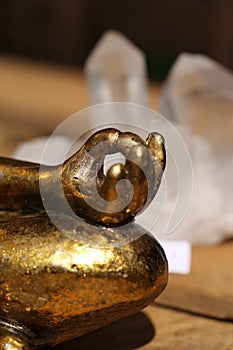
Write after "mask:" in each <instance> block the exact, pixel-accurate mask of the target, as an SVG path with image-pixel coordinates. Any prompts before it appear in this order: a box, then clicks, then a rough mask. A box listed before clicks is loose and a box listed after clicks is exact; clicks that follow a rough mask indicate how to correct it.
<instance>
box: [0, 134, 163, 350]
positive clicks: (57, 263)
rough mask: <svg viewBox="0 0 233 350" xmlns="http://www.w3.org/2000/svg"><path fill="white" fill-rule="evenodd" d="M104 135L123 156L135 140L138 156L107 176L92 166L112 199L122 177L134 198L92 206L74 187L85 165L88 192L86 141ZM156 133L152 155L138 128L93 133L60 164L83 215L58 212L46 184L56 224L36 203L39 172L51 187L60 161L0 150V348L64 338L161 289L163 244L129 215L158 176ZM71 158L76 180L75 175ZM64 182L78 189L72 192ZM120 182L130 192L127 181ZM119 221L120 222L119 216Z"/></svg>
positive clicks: (138, 305)
mask: <svg viewBox="0 0 233 350" xmlns="http://www.w3.org/2000/svg"><path fill="white" fill-rule="evenodd" d="M103 139H104V140H106V139H108V140H109V139H110V141H111V140H112V141H113V143H112V145H111V147H112V148H111V149H110V153H111V152H113V151H114V152H115V151H116V149H117V150H118V151H119V150H120V151H121V152H122V153H123V154H124V153H125V157H126V159H127V152H126V151H124V149H125V147H126V146H127V148H128V149H130V148H132V141H133V144H134V146H135V145H136V149H134V150H133V153H132V154H131V156H132V155H133V156H134V157H136V158H133V159H136V160H137V162H136V163H135V164H133V163H132V161H130V162H128V163H127V160H126V163H125V165H122V164H121V165H118V164H117V165H115V166H113V167H112V169H110V172H108V173H107V175H106V177H103V174H100V173H98V176H99V178H98V177H97V178H95V181H97V182H98V181H99V182H98V186H99V188H98V191H99V193H100V194H101V196H102V197H103V198H104V199H105V200H106V202H107V205H108V206H110V209H113V208H112V207H111V205H112V204H111V203H112V202H111V200H112V199H114V198H115V197H114V196H115V195H116V190H115V186H116V183H117V180H119V179H121V178H126V179H128V180H129V181H131V183H132V184H133V186H134V195H133V197H132V202H130V203H128V205H127V207H126V208H123V209H122V210H121V211H119V212H116V213H114V211H107V210H106V212H103V213H102V212H98V210H93V209H92V208H90V207H89V206H88V204H84V203H85V200H84V199H85V198H84V197H85V196H83V194H82V193H80V192H79V181H82V177H81V175H80V174H81V173H82V172H81V170H82V168H84V169H85V174H86V176H87V178H86V177H85V181H86V182H87V189H88V191H87V192H88V193H92V192H91V191H89V190H90V189H91V187H88V186H89V185H90V186H92V185H93V183H92V181H93V179H92V178H91V175H90V174H91V173H92V170H91V169H90V168H88V166H89V165H90V166H91V164H92V162H93V159H91V160H90V163H88V161H87V160H88V152H87V150H90V149H91V146H92V145H93V144H95V143H96V140H98V141H99V142H100V141H101V140H103ZM156 139H158V141H159V142H160V141H161V137H159V136H158V135H155V136H150V137H149V138H148V140H149V141H148V143H150V144H153V145H154V146H153V147H154V148H153V152H152V155H151V153H148V152H147V151H146V150H145V149H147V141H146V142H144V141H142V140H141V139H140V138H139V137H138V136H137V135H134V134H131V133H120V132H119V131H117V130H115V129H110V130H109V129H108V130H104V131H100V132H98V133H97V134H95V135H93V136H92V137H91V138H90V139H89V140H88V141H87V142H86V144H85V145H84V146H83V148H82V149H81V150H80V151H79V152H78V154H76V155H75V156H73V157H72V158H71V159H70V160H68V161H67V163H65V164H64V166H63V180H62V181H63V188H64V192H65V193H66V195H67V199H68V200H69V203H70V204H71V206H72V208H76V213H79V212H80V213H82V217H84V218H85V219H88V221H86V220H85V219H83V218H78V217H77V218H75V219H74V217H71V216H70V214H68V213H65V212H61V211H60V210H59V206H56V205H57V204H59V203H58V202H59V200H58V199H59V198H58V197H57V198H56V200H55V197H56V195H57V194H56V191H54V188H53V193H52V195H53V197H52V198H53V199H54V206H55V208H54V211H53V217H56V220H58V221H59V223H60V227H59V229H58V228H57V227H56V226H55V225H54V224H53V223H52V221H51V219H50V218H49V217H48V216H47V214H46V213H45V212H44V211H43V207H42V202H41V198H40V193H39V178H41V179H42V181H45V185H46V184H47V186H48V187H47V188H48V191H50V190H51V184H52V185H54V183H56V181H58V178H59V177H58V171H60V170H59V169H61V167H60V168H50V169H46V171H45V172H44V173H42V174H40V172H39V165H37V164H31V163H22V162H19V161H14V160H11V159H0V173H2V174H3V175H4V176H3V179H1V181H0V199H1V201H0V203H1V208H2V210H0V264H1V275H0V285H1V289H0V350H3V349H4V350H6V349H8V348H10V349H15V350H19V349H22V350H23V349H24V350H29V349H32V348H33V347H37V346H42V345H54V344H57V343H60V342H63V341H67V340H70V339H72V338H74V337H77V336H80V335H82V334H84V333H87V332H90V331H93V330H95V329H97V328H100V327H103V326H105V325H107V324H109V323H111V322H113V321H115V320H118V319H120V318H121V317H125V316H128V315H130V314H132V313H135V312H137V311H139V310H141V309H142V308H143V307H145V306H146V305H148V303H150V302H151V301H152V300H153V299H154V298H155V297H157V296H158V295H159V294H160V293H161V292H162V291H163V289H164V288H165V286H166V284H167V276H168V273H167V261H166V257H165V255H164V252H163V250H162V248H161V247H160V245H159V244H158V242H157V241H156V240H155V239H154V238H153V237H151V235H150V234H149V233H148V232H145V230H144V229H143V228H142V227H140V226H138V225H137V224H135V223H134V222H133V221H132V222H130V220H132V219H133V217H134V216H135V215H136V214H137V212H139V211H141V210H143V209H144V208H145V206H147V205H148V204H149V202H150V201H151V200H152V198H153V197H154V195H155V193H156V191H157V189H158V186H159V183H160V180H161V174H162V171H163V169H164V162H165V155H164V153H163V156H162V157H161V147H163V145H162V146H160V145H159V143H158V144H157V143H156ZM117 140H120V141H119V144H116V142H117ZM142 144H143V147H142V146H141V145H142ZM155 145H156V147H158V153H157V151H156V147H155ZM150 147H152V146H150ZM139 150H140V151H139ZM105 153H106V154H107V153H108V152H107V149H105V150H104V152H103V154H105ZM84 155H85V159H86V162H85V166H84V163H83V159H84V158H83V157H84ZM133 156H132V157H133ZM158 158H159V159H160V161H159V162H158ZM131 159H132V158H131ZM102 161H103V159H102ZM74 162H76V163H75V164H76V166H75V167H74ZM140 164H141V165H142V168H143V167H144V166H146V167H149V169H150V170H151V174H152V175H151V177H149V178H148V179H147V178H145V176H144V175H143V173H142V171H141V169H139V165H140ZM78 166H79V172H78V171H77V168H78ZM74 168H75V174H76V176H77V174H79V175H80V176H78V180H77V179H74V178H73V177H72V176H73V175H72V174H73V172H72V171H73V169H74ZM87 168H88V169H87ZM68 171H70V173H69V172H68ZM88 171H89V172H88ZM110 173H111V176H110V175H109V174H110ZM156 174H157V177H156ZM152 177H153V178H154V181H153V187H152V190H151V191H150V197H148V187H149V186H151V185H152ZM77 181H78V182H77ZM57 183H58V182H57ZM95 185H96V186H97V184H95ZM98 186H97V187H98ZM71 190H72V191H73V193H76V192H77V196H74V197H72V193H71ZM121 190H122V189H121ZM123 190H124V191H126V192H127V187H126V188H123ZM124 191H123V192H124ZM145 193H146V195H145ZM94 199H95V198H93V200H94ZM108 208H109V207H108ZM13 209H14V210H13ZM124 222H126V223H127V225H123V226H122V225H120V224H122V223H124ZM105 224H106V225H105ZM117 226H119V227H117ZM8 345H9V346H11V347H9V346H8ZM7 346H8V347H7ZM20 346H21V347H20Z"/></svg>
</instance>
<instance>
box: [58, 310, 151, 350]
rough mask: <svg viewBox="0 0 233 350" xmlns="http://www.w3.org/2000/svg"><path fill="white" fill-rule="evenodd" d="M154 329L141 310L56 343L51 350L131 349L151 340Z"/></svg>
mask: <svg viewBox="0 0 233 350" xmlns="http://www.w3.org/2000/svg"><path fill="white" fill-rule="evenodd" d="M154 336H155V329H154V326H153V325H152V323H151V321H150V319H149V318H148V317H147V316H146V315H145V314H144V313H142V312H140V313H138V314H136V315H133V316H130V317H127V318H124V319H122V320H120V321H118V322H115V323H114V324H112V325H110V326H108V327H106V328H103V329H100V330H98V331H95V332H92V333H89V334H87V335H84V336H82V337H80V338H77V339H75V340H73V341H72V342H69V343H65V344H62V345H58V346H56V347H54V348H53V350H67V349H69V350H87V349H88V350H109V349H111V350H119V349H120V350H131V349H137V348H139V347H141V346H143V345H144V344H146V343H148V342H149V341H151V340H152V339H153V338H154Z"/></svg>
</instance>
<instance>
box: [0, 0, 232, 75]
mask: <svg viewBox="0 0 233 350" xmlns="http://www.w3.org/2000/svg"><path fill="white" fill-rule="evenodd" d="M232 13H233V1H232V0H176V1H173V0H144V1H142V0H141V1H140V0H134V1H131V0H124V1H122V0H117V1H116V0H112V1H107V0H102V1H90V0H66V1H65V0H50V1H47V0H34V1H30V0H20V1H15V0H8V1H4V0H0V53H1V52H2V53H11V54H16V55H23V56H29V57H35V58H37V59H41V60H50V61H55V62H59V63H65V64H72V65H79V66H80V65H83V62H84V60H85V58H86V57H87V55H88V54H89V52H90V50H91V49H92V47H93V45H94V44H95V43H96V41H97V40H98V39H99V37H100V36H101V34H102V33H103V32H104V31H105V30H107V29H116V30H119V31H121V32H122V33H124V34H125V35H126V36H128V37H129V38H130V39H131V40H132V41H134V43H135V44H136V45H138V46H139V47H140V48H141V49H143V50H144V52H145V53H146V57H147V61H148V67H149V75H150V77H151V78H164V77H165V76H166V73H167V71H168V69H169V67H170V65H171V64H172V62H173V61H174V60H175V58H176V56H177V55H178V54H179V53H180V52H182V51H189V52H201V53H205V54H207V55H209V56H210V57H212V58H214V59H215V60H217V61H219V62H221V63H223V64H224V65H226V66H227V67H229V68H231V69H232V68H233V22H232Z"/></svg>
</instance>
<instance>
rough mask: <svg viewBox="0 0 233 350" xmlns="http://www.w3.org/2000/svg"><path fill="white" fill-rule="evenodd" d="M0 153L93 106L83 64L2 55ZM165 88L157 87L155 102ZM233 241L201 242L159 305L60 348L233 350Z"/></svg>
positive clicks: (153, 91) (153, 103)
mask: <svg viewBox="0 0 233 350" xmlns="http://www.w3.org/2000/svg"><path fill="white" fill-rule="evenodd" d="M0 83H1V90H0V151H1V155H2V156H9V155H11V153H12V152H13V151H14V149H15V147H16V146H17V145H18V144H19V143H20V142H23V141H25V140H29V139H32V138H34V137H36V136H40V135H49V134H50V133H51V132H52V131H53V129H54V128H55V127H56V126H57V125H58V124H59V123H60V122H61V121H62V120H64V119H65V118H67V117H68V116H70V115H71V114H73V113H74V112H76V111H78V110H80V109H82V108H85V107H87V106H88V104H89V100H88V91H87V85H86V82H85V79H84V77H83V75H82V73H81V72H80V71H79V70H78V69H71V68H69V69H68V68H64V67H59V66H51V65H45V64H42V63H35V62H34V63H33V62H30V61H26V60H25V61H23V60H18V59H15V58H11V57H7V56H0ZM159 92H160V88H159V86H158V85H156V84H154V85H151V86H150V96H151V106H152V108H155V109H156V107H157V103H158V98H159ZM232 253H233V242H232V241H230V242H226V243H224V244H221V245H218V246H209V247H194V248H193V260H192V270H191V273H190V274H189V275H187V276H184V275H171V276H170V281H169V285H168V287H167V289H166V291H165V292H164V294H163V295H162V296H160V297H159V298H158V300H157V301H156V303H155V304H154V305H150V306H149V307H148V308H147V309H146V310H145V311H143V312H141V313H139V314H137V315H134V316H131V317H130V318H127V319H124V320H120V321H118V322H117V323H115V324H114V325H111V326H109V327H107V328H105V329H102V330H99V331H97V332H94V333H91V334H88V335H85V336H83V337H81V338H79V339H77V340H75V341H73V342H72V343H70V344H65V345H60V346H58V347H56V350H58V349H59V350H61V349H70V350H76V349H77V350H82V349H88V350H97V349H101V350H105V349H111V350H114V349H115V350H127V349H145V350H159V349H161V350H162V349H163V350H165V349H169V350H170V349H172V348H173V349H175V350H186V349H193V350H195V349H198V350H202V349H203V350H215V349H216V350H219V349H222V350H227V349H229V350H230V349H233V323H232V320H233V273H232V270H233V254H232Z"/></svg>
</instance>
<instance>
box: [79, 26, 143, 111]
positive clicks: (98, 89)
mask: <svg viewBox="0 0 233 350" xmlns="http://www.w3.org/2000/svg"><path fill="white" fill-rule="evenodd" d="M85 74H86V77H87V81H88V84H89V90H90V97H91V104H98V103H105V102H115V101H124V102H132V103H137V104H141V105H148V88H147V73H146V62H145V56H144V54H143V52H142V51H141V50H140V49H138V48H137V47H136V46H135V45H134V44H133V43H131V42H130V41H129V40H128V39H127V38H126V37H125V36H124V35H122V34H121V33H118V32H116V31H107V32H106V33H105V34H104V35H103V36H102V37H101V39H100V40H99V42H98V43H97V45H96V46H95V48H94V49H93V51H92V52H91V54H90V55H89V57H88V58H87V61H86V63H85Z"/></svg>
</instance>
